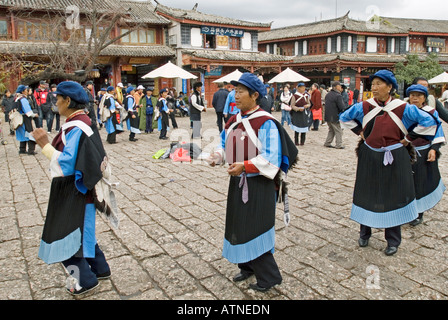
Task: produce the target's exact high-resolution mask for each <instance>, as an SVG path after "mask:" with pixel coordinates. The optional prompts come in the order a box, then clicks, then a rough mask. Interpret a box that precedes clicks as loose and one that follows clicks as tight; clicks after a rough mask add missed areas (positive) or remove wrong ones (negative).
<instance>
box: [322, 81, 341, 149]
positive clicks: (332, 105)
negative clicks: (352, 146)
mask: <svg viewBox="0 0 448 320" xmlns="http://www.w3.org/2000/svg"><path fill="white" fill-rule="evenodd" d="M341 92H342V87H341V84H340V83H339V82H338V81H333V82H332V83H331V90H330V91H329V92H328V93H327V95H326V96H325V121H326V122H327V123H328V135H327V139H326V140H325V143H324V146H325V147H327V148H336V149H344V147H343V146H342V128H341V125H340V123H339V114H340V113H341V112H342V111H344V110H345V104H344V101H343V100H342V95H341ZM334 138H336V146H335V147H333V146H332V145H331V143H332V142H333V139H334Z"/></svg>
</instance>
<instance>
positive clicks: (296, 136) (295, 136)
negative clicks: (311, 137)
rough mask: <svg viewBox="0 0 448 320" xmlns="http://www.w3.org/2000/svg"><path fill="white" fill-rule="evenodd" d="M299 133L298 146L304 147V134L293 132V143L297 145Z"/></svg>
mask: <svg viewBox="0 0 448 320" xmlns="http://www.w3.org/2000/svg"><path fill="white" fill-rule="evenodd" d="M299 133H300V144H301V145H304V144H305V140H306V132H294V142H295V144H296V145H297V144H299Z"/></svg>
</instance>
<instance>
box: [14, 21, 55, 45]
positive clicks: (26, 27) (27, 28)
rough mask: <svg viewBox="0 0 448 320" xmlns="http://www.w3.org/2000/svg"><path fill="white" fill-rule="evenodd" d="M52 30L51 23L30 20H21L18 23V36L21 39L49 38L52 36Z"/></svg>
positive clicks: (37, 39) (36, 39)
mask: <svg viewBox="0 0 448 320" xmlns="http://www.w3.org/2000/svg"><path fill="white" fill-rule="evenodd" d="M51 30H52V29H51V28H50V25H48V24H46V23H40V22H30V21H19V22H18V23H17V37H18V39H19V40H28V41H39V40H49V39H50V38H51V37H52V36H51V32H52V31H51Z"/></svg>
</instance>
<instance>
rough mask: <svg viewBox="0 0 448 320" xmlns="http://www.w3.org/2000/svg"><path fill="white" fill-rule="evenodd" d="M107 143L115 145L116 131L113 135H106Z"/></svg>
mask: <svg viewBox="0 0 448 320" xmlns="http://www.w3.org/2000/svg"><path fill="white" fill-rule="evenodd" d="M106 140H107V142H109V143H116V142H117V131H115V132H113V133H109V134H108V135H107V139H106Z"/></svg>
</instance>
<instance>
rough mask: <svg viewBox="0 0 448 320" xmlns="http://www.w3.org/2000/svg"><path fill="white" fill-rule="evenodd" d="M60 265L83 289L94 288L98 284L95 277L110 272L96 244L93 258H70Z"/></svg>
mask: <svg viewBox="0 0 448 320" xmlns="http://www.w3.org/2000/svg"><path fill="white" fill-rule="evenodd" d="M62 264H63V265H64V267H65V268H66V269H67V270H68V271H69V273H70V274H71V275H72V276H73V277H74V278H75V279H77V280H78V283H79V285H80V286H81V287H83V288H91V287H93V286H95V285H96V284H97V283H98V279H97V275H99V274H104V273H107V272H110V268H109V264H108V263H107V262H106V257H105V256H104V253H103V251H101V249H100V247H99V246H98V244H96V245H95V258H76V257H71V258H70V259H68V260H65V261H63V262H62Z"/></svg>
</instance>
